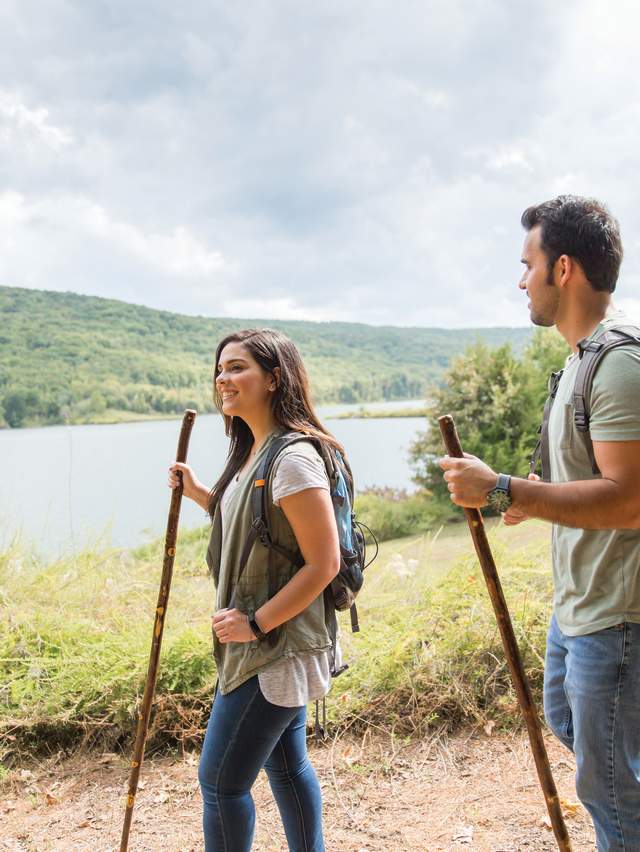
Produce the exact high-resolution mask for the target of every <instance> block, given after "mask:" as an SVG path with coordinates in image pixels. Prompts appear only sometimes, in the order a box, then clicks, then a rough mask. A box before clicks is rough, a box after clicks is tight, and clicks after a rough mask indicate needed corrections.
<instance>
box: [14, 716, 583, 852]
mask: <svg viewBox="0 0 640 852" xmlns="http://www.w3.org/2000/svg"><path fill="white" fill-rule="evenodd" d="M547 747H548V749H549V756H550V760H551V764H552V769H553V772H554V776H555V778H556V783H557V785H558V789H559V792H560V796H561V799H562V800H563V806H564V808H565V811H566V818H567V827H568V829H569V831H570V834H571V838H572V842H573V849H574V852H593V850H594V849H595V845H594V838H593V830H592V827H591V823H590V821H589V819H588V817H587V815H586V813H585V811H584V810H583V809H582V807H581V806H580V805H578V804H577V799H576V794H575V787H574V783H573V770H574V766H573V760H572V758H571V756H570V755H569V754H568V753H567V752H566V751H565V750H564V749H563V748H562V746H560V745H559V744H557V743H556V742H555V741H554V740H553V739H552V738H551V737H549V738H548V739H547ZM311 759H312V761H313V763H314V765H315V766H316V768H317V770H318V776H319V778H320V783H321V785H322V789H323V794H324V801H325V842H326V847H327V850H328V852H377V850H385V852H396V850H414V851H415V850H420V852H445V850H477V852H520V850H522V851H523V852H534V850H554V849H556V848H557V847H556V844H555V841H554V838H553V834H552V833H551V831H550V829H549V828H548V827H547V826H546V825H545V819H546V817H547V814H546V808H545V805H544V800H543V798H542V794H541V792H540V789H539V787H538V783H537V779H536V775H535V767H534V764H533V760H532V757H531V754H530V750H529V745H528V741H527V739H526V735H524V734H515V735H510V736H506V735H504V734H502V735H497V734H496V733H492V732H491V731H489V730H487V731H486V732H480V733H478V732H476V733H467V734H460V735H457V736H456V737H452V738H445V737H443V736H438V735H434V736H432V737H431V738H429V739H426V740H424V741H422V742H412V743H408V744H407V743H401V742H399V741H397V740H396V741H393V740H390V739H389V738H388V737H384V738H383V737H380V738H375V737H373V736H372V735H371V733H370V732H367V734H366V735H365V736H364V739H361V740H355V739H347V738H346V737H345V738H342V739H340V738H338V739H335V740H332V741H330V742H328V743H327V744H325V745H321V746H317V747H312V748H311ZM127 777H128V766H127V760H126V758H125V757H124V756H122V755H118V754H101V755H100V754H90V755H86V756H84V757H75V758H73V759H71V760H67V761H61V760H57V761H56V760H50V761H48V762H46V763H41V764H34V765H32V766H31V767H30V768H29V769H24V768H23V769H18V770H16V771H15V772H13V773H12V775H11V777H10V779H9V782H8V783H5V785H4V786H3V788H2V799H1V801H0V814H1V826H2V828H1V832H0V834H1V836H0V850H11V851H12V852H14V850H15V852H24V850H37V852H48V850H64V852H69V850H74V852H76V850H78V852H84V850H91V852H94V850H96V852H108V851H109V852H110V850H117V849H118V848H119V838H120V831H121V825H122V815H123V806H124V792H125V789H126V782H127ZM254 793H255V800H256V805H257V813H258V816H257V829H256V836H255V841H254V846H253V849H254V850H256V852H280V850H286V849H287V846H286V843H285V840H284V835H283V832H282V828H281V825H280V820H279V817H278V812H277V810H276V807H275V804H274V802H273V799H272V798H271V794H270V790H269V787H268V784H267V782H266V778H265V777H264V776H263V775H262V774H261V777H260V778H259V780H258V782H257V784H256V787H255V788H254ZM200 819H201V804H200V795H199V791H198V783H197V755H196V754H191V753H188V754H185V755H183V756H174V757H162V758H149V759H147V761H145V764H144V766H143V769H142V776H141V783H140V790H139V793H138V800H137V803H136V808H135V811H134V819H133V826H132V830H131V838H130V844H129V849H130V850H132V852H142V850H145V852H146V850H154V852H158V851H159V850H162V852H164V850H168V852H195V850H201V849H202V848H203V844H202V840H201V833H200Z"/></svg>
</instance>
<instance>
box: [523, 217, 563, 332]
mask: <svg viewBox="0 0 640 852" xmlns="http://www.w3.org/2000/svg"><path fill="white" fill-rule="evenodd" d="M522 263H523V264H524V272H523V273H522V278H521V279H520V281H519V283H518V287H519V288H520V289H521V290H526V293H527V295H528V296H529V304H528V308H529V313H530V315H531V322H532V323H533V324H534V325H543V326H551V325H555V321H556V314H557V312H558V304H559V302H560V291H559V290H558V288H557V287H556V286H555V283H554V280H553V272H550V271H549V266H548V261H547V255H546V254H545V252H544V251H543V249H542V247H541V245H540V225H536V226H535V227H534V228H532V229H531V230H530V231H528V232H527V235H526V237H525V238H524V246H523V249H522Z"/></svg>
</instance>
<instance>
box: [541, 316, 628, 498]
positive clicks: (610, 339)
mask: <svg viewBox="0 0 640 852" xmlns="http://www.w3.org/2000/svg"><path fill="white" fill-rule="evenodd" d="M629 343H634V344H636V345H640V329H639V328H636V327H635V326H620V327H618V328H610V329H607V330H606V331H603V332H602V333H601V334H599V335H598V336H597V337H596V338H595V339H594V340H590V339H589V338H585V339H584V340H580V341H579V342H578V357H579V358H580V363H579V365H578V369H577V372H576V378H575V382H574V386H573V398H572V402H573V407H574V422H575V426H576V429H577V430H578V432H580V434H581V435H582V437H583V440H584V443H585V449H586V451H587V455H588V456H589V462H590V464H591V469H592V471H593V473H594V474H599V473H600V470H599V468H598V465H597V463H596V458H595V453H594V451H593V441H592V440H591V434H590V431H589V422H590V415H591V387H592V385H593V377H594V376H595V374H596V370H597V369H598V367H599V366H600V364H601V363H602V359H603V358H604V356H605V355H606V354H607V352H610V351H611V350H612V349H617V348H618V347H619V346H625V345H628V344H629ZM562 373H563V370H560V371H558V372H557V373H552V374H551V378H550V379H549V396H548V397H547V401H546V403H545V406H544V412H543V415H542V424H541V426H540V429H539V433H540V438H539V440H538V444H537V446H536V448H535V450H534V451H533V455H532V456H531V464H530V466H529V471H530V473H535V471H536V468H537V466H538V462H540V463H541V474H542V479H543V480H544V481H545V482H549V481H550V479H551V465H550V461H549V417H550V414H551V409H552V407H553V402H554V400H555V398H556V393H557V392H558V384H559V383H560V378H561V377H562Z"/></svg>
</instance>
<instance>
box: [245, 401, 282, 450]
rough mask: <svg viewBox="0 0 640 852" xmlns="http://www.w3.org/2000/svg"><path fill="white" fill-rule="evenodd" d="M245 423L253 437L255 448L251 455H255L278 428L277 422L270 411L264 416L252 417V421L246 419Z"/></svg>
mask: <svg viewBox="0 0 640 852" xmlns="http://www.w3.org/2000/svg"><path fill="white" fill-rule="evenodd" d="M245 423H246V424H247V426H248V427H249V429H250V430H251V434H252V435H253V447H252V448H251V454H252V455H254V454H255V453H257V452H258V450H259V449H260V447H261V446H262V445H263V444H264V442H265V441H266V439H267V438H268V437H269V435H270V434H271V433H272V432H273V430H274V429H275V428H276V421H275V420H274V418H273V415H272V413H271V411H270V410H269V411H267V412H265V413H264V414H261V415H256V416H255V417H252V418H251V419H250V420H249V419H248V418H245Z"/></svg>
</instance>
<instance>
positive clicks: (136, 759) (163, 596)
mask: <svg viewBox="0 0 640 852" xmlns="http://www.w3.org/2000/svg"><path fill="white" fill-rule="evenodd" d="M195 419H196V412H195V411H193V410H192V409H190V408H188V409H187V410H186V411H185V413H184V417H183V418H182V427H181V429H180V439H179V440H178V451H177V453H176V461H178V462H186V460H187V450H188V449H189V438H190V437H191V429H192V427H193V423H194V420H195ZM178 479H179V480H180V482H179V484H178V485H177V486H176V487H175V488H174V489H173V492H172V494H171V504H170V506H169V520H168V521H167V534H166V537H165V542H164V561H163V563H162V578H161V580H160V591H159V593H158V605H157V607H156V617H155V621H154V625H153V637H152V639H151V653H150V655H149V668H148V670H147V681H146V683H145V685H144V697H143V699H142V707H141V708H140V717H139V719H138V730H137V733H136V742H135V746H134V749H133V758H132V760H131V774H130V775H129V790H128V793H127V804H126V809H125V812H124V824H123V826H122V837H121V839H120V852H127V847H128V845H129V830H130V828H131V819H132V817H133V806H134V803H135V799H136V791H137V789H138V779H139V778H140V768H141V766H142V761H143V759H144V744H145V740H146V739H147V731H148V729H149V716H150V715H151V705H152V704H153V693H154V690H155V688H156V677H157V674H158V662H159V659H160V646H161V645H162V632H163V630H164V620H165V616H166V614H167V603H168V600H169V590H170V589H171V577H172V576H173V560H174V558H175V555H176V539H177V537H178V519H179V517H180V504H181V503H182V473H180V471H178Z"/></svg>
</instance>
